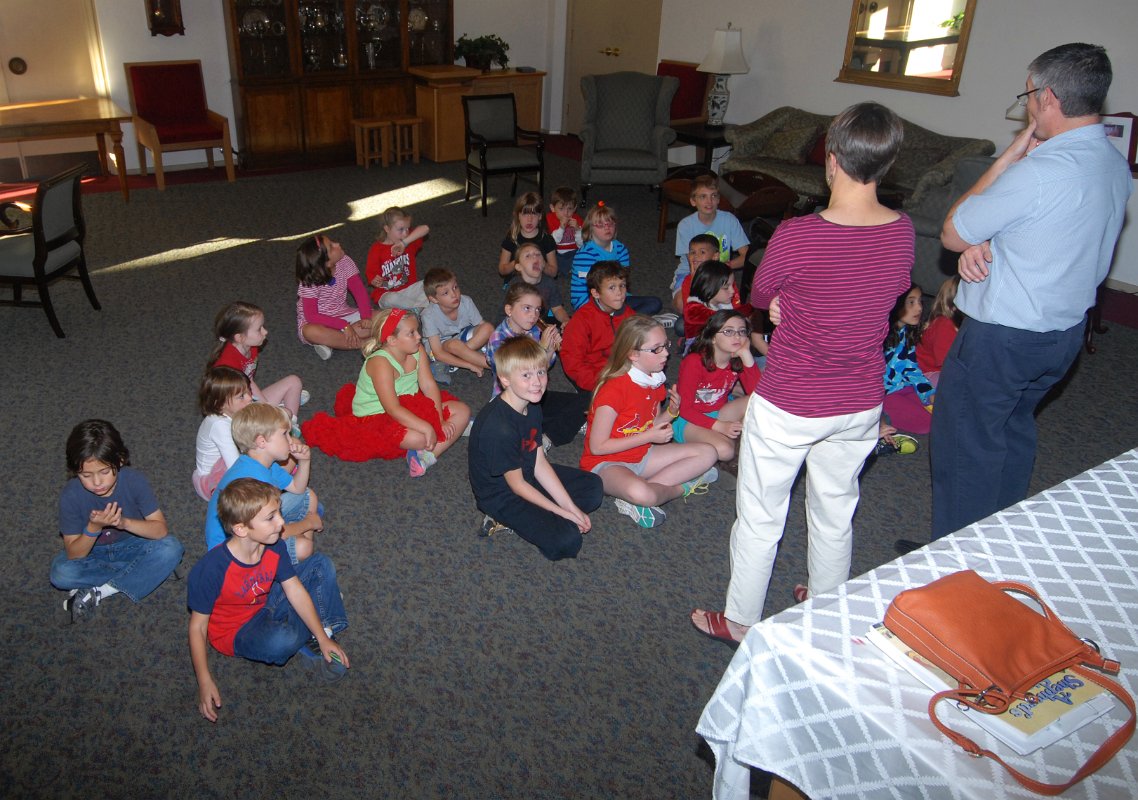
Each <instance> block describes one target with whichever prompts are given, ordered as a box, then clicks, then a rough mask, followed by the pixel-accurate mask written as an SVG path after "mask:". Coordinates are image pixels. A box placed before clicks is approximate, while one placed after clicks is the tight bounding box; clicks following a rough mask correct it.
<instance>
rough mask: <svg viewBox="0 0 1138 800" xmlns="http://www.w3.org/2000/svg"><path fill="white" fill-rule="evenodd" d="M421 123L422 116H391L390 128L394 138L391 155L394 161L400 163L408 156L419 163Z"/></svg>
mask: <svg viewBox="0 0 1138 800" xmlns="http://www.w3.org/2000/svg"><path fill="white" fill-rule="evenodd" d="M422 125H423V118H422V117H393V118H392V119H391V130H392V134H393V138H394V140H395V149H394V152H393V154H392V155H393V156H394V157H395V163H396V164H401V163H403V161H404V160H406V159H408V158H410V159H411V160H412V161H414V163H416V164H418V163H419V129H420V128H421V127H422Z"/></svg>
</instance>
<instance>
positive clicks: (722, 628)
mask: <svg viewBox="0 0 1138 800" xmlns="http://www.w3.org/2000/svg"><path fill="white" fill-rule="evenodd" d="M691 624H692V625H694V626H695V629H696V630H697V631H699V632H700V633H702V634H703V635H704V636H709V637H711V638H712V639H718V640H719V641H721V642H729V643H732V644H738V643H739V642H741V641H743V637H744V636H746V635H747V631H749V630H750V629H751V628H750V626H747V625H740V624H739V623H738V622H732V621H731V620H729V619H727V617H725V616H724V615H723V612H722V611H704V610H703V609H701V608H697V609H695V610H694V611H692V612H691Z"/></svg>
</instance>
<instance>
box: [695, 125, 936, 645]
mask: <svg viewBox="0 0 1138 800" xmlns="http://www.w3.org/2000/svg"><path fill="white" fill-rule="evenodd" d="M902 135H903V134H902V129H901V120H900V119H899V118H898V117H897V115H896V114H894V113H893V112H892V111H890V110H889V109H887V108H885V107H884V106H881V105H878V104H877V103H859V104H857V105H854V106H851V107H849V108H847V109H846V110H845V111H843V112H842V113H841V114H839V115H838V116H837V117H835V118H834V121H833V122H832V123H831V124H830V129H829V132H828V133H827V134H826V182H827V183H828V184H829V185H830V190H831V195H830V203H829V205H828V206H827V208H825V209H824V210H823V211H821V212H818V213H816V214H812V215H810V216H805V217H797V218H794V219H790V220H787V221H786V222H784V223H783V224H782V225H780V226H779V228H778V230H777V231H776V232H775V235H774V237H773V238H772V239H771V241H770V244H769V245H768V246H767V251H766V255H765V256H764V258H763V262H762V264H761V265H760V267H759V270H758V272H757V273H756V275H755V281H754V286H753V287H752V289H751V295H750V296H751V302H752V303H753V304H754V305H755V307H756V308H767V307H769V306H772V304H773V307H772V308H771V316H772V318H778V319H779V322H780V324H779V325H778V327H777V328H776V329H775V333H774V336H773V337H772V339H771V344H770V351H769V353H768V356H767V367H766V369H765V370H764V371H763V379H762V380H761V381H759V383H758V386H757V387H756V389H755V392H754V394H753V395H752V396H751V399H750V401H749V403H748V406H747V413H746V416H745V418H744V421H743V435H742V437H741V438H742V445H741V451H740V455H739V482H738V490H737V493H736V520H735V525H734V526H733V527H732V529H731V581H730V584H729V585H728V587H727V607H726V609H725V610H724V611H723V612H708V611H703V610H701V609H696V610H695V611H693V612H692V615H691V620H692V624H693V625H695V626H696V628H697V629H699V630H700V631H701V632H702V633H704V634H707V635H708V636H711V637H713V638H716V639H721V640H724V641H729V642H736V641H740V640H741V639H742V638H743V636H744V635H745V634H746V632H747V630H748V629H749V628H750V627H751V626H752V625H754V624H755V623H757V622H758V621H759V619H760V618H761V617H762V612H763V605H764V604H765V602H766V596H767V587H768V585H769V584H770V576H771V570H772V569H773V567H774V559H775V553H776V552H777V549H778V543H779V541H780V540H781V539H782V535H783V530H784V528H785V525H786V512H787V506H788V505H789V502H790V489H791V486H792V484H793V483H794V478H795V476H796V475H797V474H798V471H799V469H800V468H801V467H802V463H803V462H804V461H805V462H806V522H807V535H808V537H809V541H808V551H807V553H808V555H807V569H808V572H809V593H810V594H817V593H821V592H827V591H829V590H831V589H833V588H834V587H836V586H838V585H839V584H841V583H842V582H844V581H845V580H847V579H848V578H849V570H850V560H851V555H852V551H853V527H852V524H851V521H852V519H853V514H854V510H855V509H856V508H857V501H858V489H859V487H858V474H859V473H860V471H861V467H862V464H863V463H864V462H865V459H866V457H867V456H868V455H869V454H870V452H872V450H873V448H874V445H875V444H876V442H877V426H878V421H879V420H880V418H881V402H882V398H883V395H884V383H883V374H884V368H885V364H884V361H883V360H882V357H881V341H882V340H883V339H884V338H885V333H886V330H887V328H888V318H889V310H890V309H891V308H892V307H893V303H894V301H895V300H896V299H897V296H898V295H899V294H901V293H902V292H903V291H905V290H906V289H907V288H908V287H909V282H910V277H909V275H910V270H911V269H912V266H913V223H912V221H911V220H910V219H909V217H908V216H906V215H905V214H903V213H901V212H898V211H894V210H892V209H889V208H886V207H885V206H883V205H881V203H879V202H878V200H877V182H878V181H879V180H881V178H882V176H884V175H885V173H886V172H888V171H889V168H890V166H892V164H893V161H894V159H895V158H896V156H897V152H898V150H899V149H900V147H901V138H902ZM805 594H806V587H800V589H796V591H795V595H796V597H798V598H799V599H803V597H802V596H804V595H805Z"/></svg>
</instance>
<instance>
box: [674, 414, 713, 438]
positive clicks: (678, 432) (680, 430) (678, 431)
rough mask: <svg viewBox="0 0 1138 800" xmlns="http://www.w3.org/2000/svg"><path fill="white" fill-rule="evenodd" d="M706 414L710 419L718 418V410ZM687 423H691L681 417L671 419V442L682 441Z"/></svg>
mask: <svg viewBox="0 0 1138 800" xmlns="http://www.w3.org/2000/svg"><path fill="white" fill-rule="evenodd" d="M707 416H709V417H711V418H712V419H719V412H718V411H712V412H711V413H710V414H708V415H707ZM689 424H691V423H689V422H688V421H687V420H686V419H684V418H683V417H676V418H675V419H674V420H672V441H673V442H679V443H680V444H683V443H684V429H685V428H687V426H688V425H689Z"/></svg>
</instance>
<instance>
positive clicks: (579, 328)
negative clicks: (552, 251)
mask: <svg viewBox="0 0 1138 800" xmlns="http://www.w3.org/2000/svg"><path fill="white" fill-rule="evenodd" d="M586 285H587V286H588V288H589V300H588V302H586V303H585V304H584V305H582V306H581V307H580V308H579V309H577V313H575V314H574V315H573V316H572V317H571V318H570V319H569V322H567V323H566V324H565V332H564V333H563V334H562V336H561V367H562V368H563V369H564V370H565V375H566V376H567V377H568V378H569V380H570V381H572V382H573V385H574V386H575V387H577V391H579V392H591V391H593V389H595V388H596V387H597V376H598V375H599V374H600V372H601V370H602V369H603V368H604V366H605V363H606V362H607V361H608V358H609V352H610V351H611V350H612V343H613V340H614V339H615V338H616V329H617V328H619V327H620V324H621V323H622V322H624V321H625V320H626V319H628V318H629V317H631V316H633V315H634V314H635V312H634V311H633V310H632V309H631V308H629V307H628V306H626V305H625V304H624V299H625V297H626V296H627V295H628V267H625V266H622V265H621V264H620V262H618V261H598V262H597V263H596V264H593V266H592V267H591V268H590V269H589V275H588V277H587V278H586Z"/></svg>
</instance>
